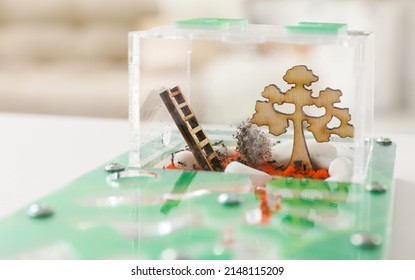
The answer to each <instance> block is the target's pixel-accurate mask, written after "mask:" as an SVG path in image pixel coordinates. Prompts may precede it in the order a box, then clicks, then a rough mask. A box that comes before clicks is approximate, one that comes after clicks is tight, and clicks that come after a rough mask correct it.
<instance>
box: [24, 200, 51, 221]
mask: <svg viewBox="0 0 415 280" xmlns="http://www.w3.org/2000/svg"><path fill="white" fill-rule="evenodd" d="M27 215H28V216H29V217H31V218H47V217H50V216H52V215H53V210H52V208H50V207H49V206H47V205H46V204H38V203H35V204H32V205H31V206H30V207H29V209H28V210H27Z"/></svg>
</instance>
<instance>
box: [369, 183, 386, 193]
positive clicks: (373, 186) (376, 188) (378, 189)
mask: <svg viewBox="0 0 415 280" xmlns="http://www.w3.org/2000/svg"><path fill="white" fill-rule="evenodd" d="M366 189H367V190H368V191H370V192H373V193H384V192H386V190H387V187H386V186H385V185H384V184H381V183H379V182H377V181H375V182H371V183H369V184H367V185H366Z"/></svg>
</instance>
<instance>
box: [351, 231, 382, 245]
mask: <svg viewBox="0 0 415 280" xmlns="http://www.w3.org/2000/svg"><path fill="white" fill-rule="evenodd" d="M350 242H351V243H352V244H353V245H354V246H356V247H359V248H365V249H373V248H376V247H378V246H379V245H380V244H382V237H381V236H380V235H378V234H371V233H367V232H359V233H355V234H353V235H352V236H351V237H350Z"/></svg>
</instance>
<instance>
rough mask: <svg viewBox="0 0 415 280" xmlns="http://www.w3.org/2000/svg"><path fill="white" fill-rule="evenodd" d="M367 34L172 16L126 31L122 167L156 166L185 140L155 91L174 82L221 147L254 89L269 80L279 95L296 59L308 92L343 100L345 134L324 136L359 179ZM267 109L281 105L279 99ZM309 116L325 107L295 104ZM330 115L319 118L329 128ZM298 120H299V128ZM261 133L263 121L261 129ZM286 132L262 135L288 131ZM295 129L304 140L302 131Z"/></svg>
mask: <svg viewBox="0 0 415 280" xmlns="http://www.w3.org/2000/svg"><path fill="white" fill-rule="evenodd" d="M372 37H373V36H372V35H371V34H369V33H365V32H359V31H351V30H347V26H346V25H340V24H339V25H337V24H316V23H303V24H300V25H297V26H291V27H290V26H269V25H251V24H248V23H247V22H246V21H244V20H213V19H202V20H200V19H199V20H197V21H184V22H177V23H175V24H173V25H171V26H164V27H160V28H155V29H150V30H146V31H137V32H130V34H129V75H130V77H129V78H130V113H129V114H130V124H131V138H130V139H131V145H130V165H131V166H136V167H163V164H165V163H166V162H168V161H169V160H170V155H171V153H172V152H174V151H177V150H180V149H183V148H184V146H185V144H186V143H185V142H184V140H183V138H182V137H181V135H180V133H179V132H178V129H177V127H176V125H175V124H174V122H173V120H172V119H171V117H170V115H169V113H168V111H167V110H166V108H165V106H164V104H163V102H162V100H161V99H160V97H159V93H160V92H162V91H163V90H165V89H167V88H173V87H175V86H179V87H180V88H181V89H182V91H183V93H184V95H185V97H186V99H187V101H188V102H189V104H190V105H191V107H192V109H193V111H194V112H195V114H196V116H197V118H198V120H199V122H200V123H201V124H202V125H203V128H204V130H205V131H206V133H207V135H208V136H209V138H210V140H211V142H217V141H225V142H226V143H229V145H230V146H232V145H235V144H232V143H233V142H235V139H234V135H235V130H236V127H237V126H238V124H240V123H241V122H243V121H245V120H247V119H251V118H252V116H253V114H254V113H255V105H256V102H257V101H258V100H262V101H263V100H265V99H264V97H263V96H261V93H262V92H263V91H264V88H265V87H266V86H268V85H270V84H275V85H276V86H278V88H279V89H280V90H281V92H282V93H285V92H286V91H288V90H289V89H290V88H291V87H292V86H293V85H292V84H291V85H289V84H288V83H287V82H286V81H284V79H283V77H284V75H285V74H286V72H287V70H289V69H291V68H293V67H294V66H296V65H304V66H306V67H307V68H308V69H310V70H312V72H313V74H314V75H315V76H318V80H317V81H315V82H314V83H312V85H311V86H310V87H308V88H307V89H309V90H312V96H313V97H315V98H317V97H318V96H319V93H320V91H322V90H325V89H326V88H331V89H334V90H337V89H339V90H341V92H342V96H341V97H340V100H341V102H340V103H337V104H335V106H336V107H339V108H349V112H350V115H351V120H350V124H352V125H353V126H354V136H353V137H352V138H339V137H337V136H336V135H332V136H331V138H330V142H331V143H333V144H334V145H337V146H339V148H338V151H339V154H343V155H345V156H348V157H350V158H351V159H352V161H353V180H354V181H356V182H362V181H363V180H364V178H365V176H366V164H367V161H368V157H369V154H370V149H371V146H370V144H368V143H366V142H365V139H367V138H370V137H372V122H373V111H372V107H373V43H372V40H373V38H372ZM274 108H275V109H276V110H278V111H279V112H282V113H287V114H289V113H291V110H292V108H290V106H288V105H287V104H285V105H282V106H281V107H280V106H277V105H274ZM303 112H304V113H306V114H307V115H310V116H315V117H319V116H321V115H324V114H325V113H326V112H325V110H324V109H322V108H318V107H317V106H308V107H307V108H303ZM338 125H339V121H338V120H336V119H335V118H334V119H332V121H330V123H329V124H328V127H329V128H336V127H337V126H338ZM306 126H307V124H305V127H306ZM261 128H262V129H263V130H264V131H265V132H268V127H267V126H262V127H261ZM292 128H293V122H290V128H289V129H288V132H287V133H286V134H283V135H281V136H278V137H275V136H273V135H269V136H270V139H271V142H273V143H277V142H278V143H279V142H280V141H281V140H282V141H285V140H287V141H290V139H292ZM304 131H305V136H306V138H310V139H311V138H312V135H311V133H309V132H308V131H307V130H304Z"/></svg>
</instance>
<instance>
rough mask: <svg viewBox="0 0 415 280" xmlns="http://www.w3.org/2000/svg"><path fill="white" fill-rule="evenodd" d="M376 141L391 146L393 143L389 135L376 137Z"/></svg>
mask: <svg viewBox="0 0 415 280" xmlns="http://www.w3.org/2000/svg"><path fill="white" fill-rule="evenodd" d="M376 143H378V144H379V145H382V146H390V145H392V140H391V139H389V138H387V137H379V138H377V139H376Z"/></svg>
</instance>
